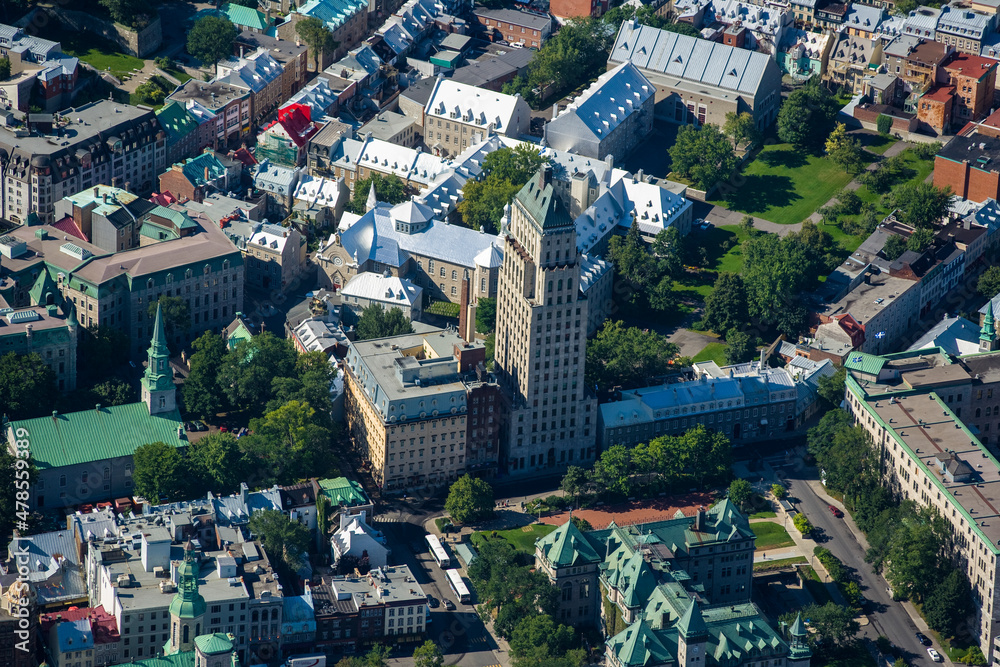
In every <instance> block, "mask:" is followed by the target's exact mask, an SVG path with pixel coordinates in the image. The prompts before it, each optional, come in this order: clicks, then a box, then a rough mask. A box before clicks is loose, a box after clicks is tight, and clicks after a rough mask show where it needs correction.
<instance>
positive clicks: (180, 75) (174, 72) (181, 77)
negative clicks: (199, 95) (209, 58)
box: [160, 67, 191, 84]
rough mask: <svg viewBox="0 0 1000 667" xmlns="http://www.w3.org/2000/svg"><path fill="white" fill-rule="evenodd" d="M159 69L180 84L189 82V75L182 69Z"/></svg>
mask: <svg viewBox="0 0 1000 667" xmlns="http://www.w3.org/2000/svg"><path fill="white" fill-rule="evenodd" d="M160 69H162V70H163V71H164V72H166V73H167V74H169V75H170V76H172V77H174V78H175V79H177V80H178V81H180V82H181V83H182V84H185V83H187V82H188V81H190V80H191V75H190V74H188V73H187V72H185V71H184V70H182V69H177V68H175V67H161V68H160Z"/></svg>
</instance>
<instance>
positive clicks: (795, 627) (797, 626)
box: [789, 613, 806, 637]
mask: <svg viewBox="0 0 1000 667" xmlns="http://www.w3.org/2000/svg"><path fill="white" fill-rule="evenodd" d="M789 632H790V633H791V635H792V636H793V637H805V636H806V626H805V624H804V623H803V622H802V614H801V613H799V614H795V622H794V623H792V627H791V629H790V630H789Z"/></svg>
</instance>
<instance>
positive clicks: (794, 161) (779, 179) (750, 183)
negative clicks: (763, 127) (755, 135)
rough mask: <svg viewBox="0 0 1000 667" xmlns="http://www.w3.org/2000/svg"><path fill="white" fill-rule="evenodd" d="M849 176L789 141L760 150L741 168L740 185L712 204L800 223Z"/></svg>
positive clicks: (844, 183)
mask: <svg viewBox="0 0 1000 667" xmlns="http://www.w3.org/2000/svg"><path fill="white" fill-rule="evenodd" d="M850 180H851V176H850V175H849V174H847V173H845V172H844V171H842V170H841V169H840V167H838V166H837V165H835V164H833V163H832V162H830V161H829V160H828V159H827V158H825V157H822V156H817V155H810V154H808V153H805V152H803V151H801V150H798V149H796V148H794V147H793V146H792V145H791V144H774V145H771V146H766V147H765V148H764V149H763V150H761V152H760V154H758V155H757V158H756V159H755V160H754V161H753V162H751V163H750V165H749V166H748V167H747V168H746V169H744V170H743V173H742V181H743V185H742V186H740V187H739V188H738V189H737V190H735V191H733V192H731V193H729V194H727V195H725V196H724V198H722V199H719V200H717V201H713V202H712V203H713V204H717V205H719V206H725V207H726V208H729V209H731V210H734V211H742V212H743V213H749V214H750V215H757V216H760V217H761V218H764V219H765V220H770V221H771V222H776V223H778V224H781V225H792V224H795V223H798V222H802V221H803V220H805V219H806V218H808V217H809V216H810V215H812V214H813V213H815V212H816V209H818V208H819V207H820V206H822V205H823V204H825V203H826V202H827V201H829V200H830V198H831V197H832V196H833V195H834V194H835V193H836V192H837V190H840V189H841V188H842V187H844V186H845V185H847V184H848V183H849V182H850Z"/></svg>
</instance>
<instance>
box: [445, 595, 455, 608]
mask: <svg viewBox="0 0 1000 667" xmlns="http://www.w3.org/2000/svg"><path fill="white" fill-rule="evenodd" d="M444 608H445V609H447V610H448V611H454V610H455V603H454V602H452V601H451V600H449V599H448V598H445V599H444Z"/></svg>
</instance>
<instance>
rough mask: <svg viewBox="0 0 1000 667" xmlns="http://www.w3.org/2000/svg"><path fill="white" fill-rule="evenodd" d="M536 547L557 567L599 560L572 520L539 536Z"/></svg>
mask: <svg viewBox="0 0 1000 667" xmlns="http://www.w3.org/2000/svg"><path fill="white" fill-rule="evenodd" d="M538 547H539V548H540V549H541V550H542V553H543V554H544V555H545V558H546V559H547V560H548V561H549V562H550V563H552V564H553V565H555V566H557V567H566V566H568V565H579V564H582V563H597V562H599V561H600V560H601V557H600V556H598V555H597V552H596V551H594V547H592V546H590V543H589V542H588V541H587V539H586V538H585V537H584V536H583V533H581V532H580V529H579V528H577V527H576V526H575V525H573V522H572V521H567V522H566V523H564V524H563V525H561V526H559V527H558V528H556V529H555V530H554V531H552V532H551V533H549V534H548V535H546V536H545V537H541V538H539V539H538Z"/></svg>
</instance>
